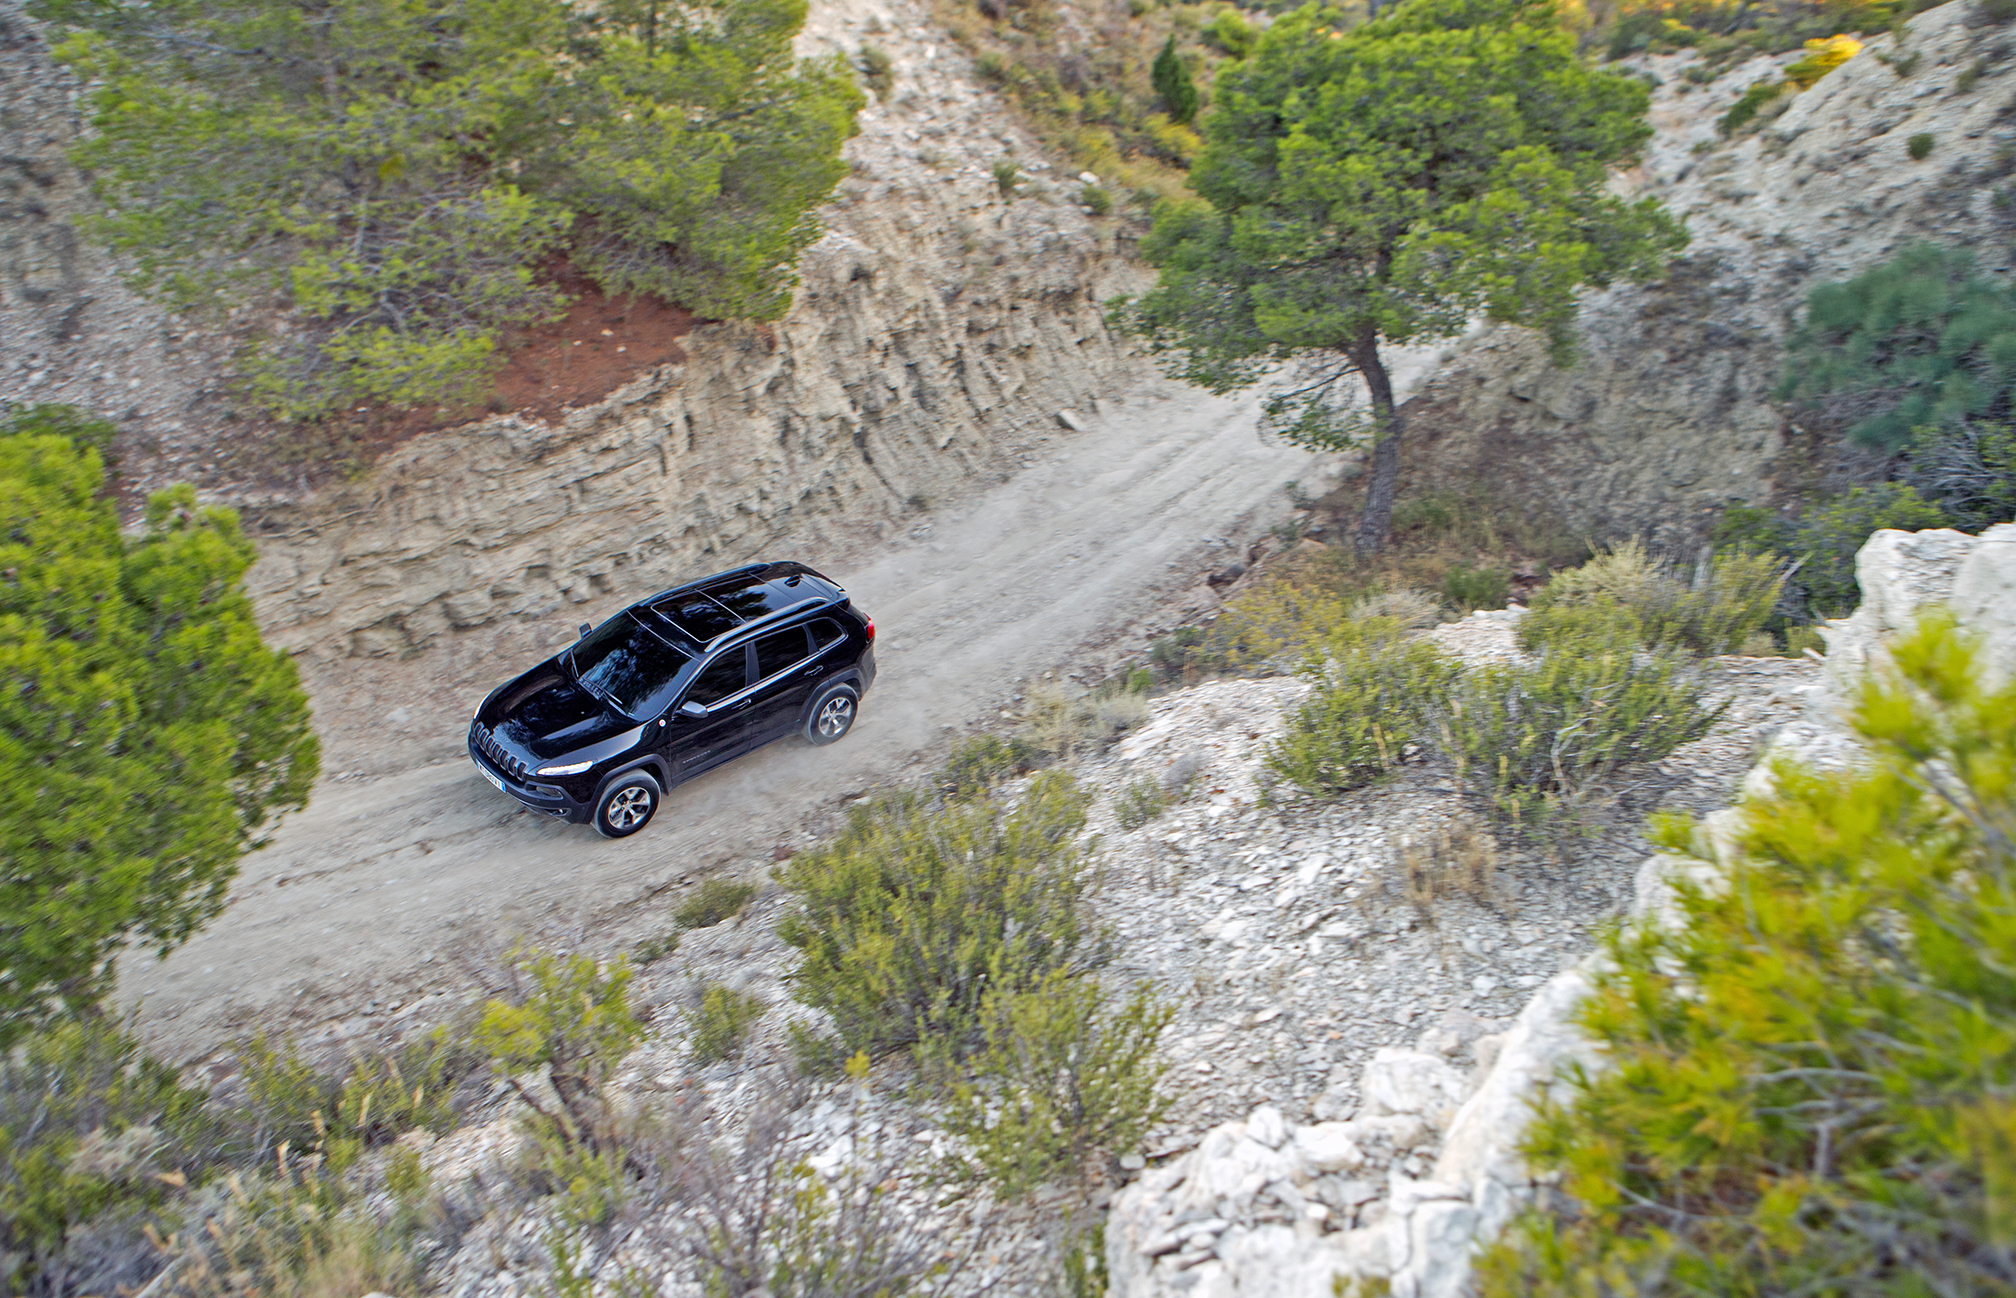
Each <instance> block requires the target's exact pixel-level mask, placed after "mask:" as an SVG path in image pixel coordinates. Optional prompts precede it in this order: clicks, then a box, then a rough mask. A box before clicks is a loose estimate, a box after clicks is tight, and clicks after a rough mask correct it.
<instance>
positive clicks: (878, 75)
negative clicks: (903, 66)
mask: <svg viewBox="0 0 2016 1298" xmlns="http://www.w3.org/2000/svg"><path fill="white" fill-rule="evenodd" d="M858 58H859V62H858V63H857V64H856V65H855V66H857V67H859V68H860V69H861V81H862V84H864V85H866V86H867V87H868V88H869V89H870V90H872V91H874V92H875V98H876V99H878V100H887V99H888V98H889V92H890V91H891V90H894V89H895V88H896V62H895V60H894V59H891V58H890V57H889V51H887V50H885V49H883V48H882V47H881V46H879V45H863V46H862V47H861V52H860V54H859V56H858Z"/></svg>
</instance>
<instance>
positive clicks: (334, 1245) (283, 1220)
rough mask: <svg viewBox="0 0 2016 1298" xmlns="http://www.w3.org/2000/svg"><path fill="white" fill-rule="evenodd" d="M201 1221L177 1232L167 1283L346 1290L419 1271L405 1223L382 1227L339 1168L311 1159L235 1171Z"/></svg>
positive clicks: (301, 1294) (412, 1278) (335, 1294)
mask: <svg viewBox="0 0 2016 1298" xmlns="http://www.w3.org/2000/svg"><path fill="white" fill-rule="evenodd" d="M221 1198H222V1202H221V1204H219V1205H218V1206H217V1208H216V1210H215V1211H214V1212H210V1213H206V1219H205V1220H204V1222H203V1224H202V1227H201V1229H198V1230H190V1231H187V1232H182V1233H179V1234H178V1235H177V1236H175V1237H174V1239H173V1242H172V1243H171V1244H170V1251H171V1252H173V1253H175V1254H177V1255H178V1256H179V1257H180V1258H181V1259H182V1262H183V1265H182V1267H181V1269H180V1270H179V1271H178V1272H177V1274H176V1276H175V1281H174V1285H173V1287H172V1289H170V1291H169V1292H171V1293H176V1294H184V1295H188V1296H189V1298H343V1295H349V1294H368V1293H410V1292H412V1291H413V1290H414V1288H415V1286H416V1284H417V1282H418V1281H419V1278H420V1267H419V1261H418V1259H417V1258H416V1257H415V1255H414V1250H413V1247H412V1241H411V1233H410V1231H408V1230H404V1229H400V1228H398V1226H397V1224H396V1223H395V1224H393V1225H392V1226H390V1227H388V1225H387V1223H386V1222H385V1221H383V1220H381V1219H380V1217H379V1215H378V1214H377V1213H376V1212H374V1211H372V1209H371V1206H370V1205H369V1203H367V1202H366V1201H365V1199H364V1196H363V1195H362V1194H360V1193H359V1192H358V1190H357V1189H356V1187H354V1186H353V1185H352V1184H350V1183H349V1182H348V1181H347V1180H345V1179H344V1178H342V1177H337V1176H331V1175H328V1174H327V1172H326V1170H325V1169H323V1168H321V1167H318V1166H317V1165H316V1163H315V1161H314V1160H312V1159H305V1158H301V1157H300V1156H298V1155H296V1156H294V1157H291V1158H287V1157H282V1158H276V1159H275V1161H274V1164H273V1165H272V1166H271V1168H270V1169H269V1170H267V1171H266V1172H265V1173H264V1174H253V1175H246V1174H242V1173H241V1174H239V1175H236V1176H233V1177H231V1178H229V1179H228V1180H227V1181H226V1182H225V1185H224V1187H223V1194H222V1196H221Z"/></svg>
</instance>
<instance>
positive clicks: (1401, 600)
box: [1351, 586, 1442, 631]
mask: <svg viewBox="0 0 2016 1298" xmlns="http://www.w3.org/2000/svg"><path fill="white" fill-rule="evenodd" d="M1382 617H1383V618H1391V619H1393V620H1394V621H1395V622H1398V623H1399V624H1400V627H1401V629H1402V630H1406V631H1419V630H1421V629H1423V628H1425V627H1431V626H1434V625H1436V624H1437V623H1439V622H1441V620H1442V601H1441V600H1439V599H1437V598H1436V597H1435V596H1433V595H1430V594H1429V593H1427V592H1426V591H1420V590H1412V589H1409V588H1407V587H1404V586H1403V587H1401V588H1400V589H1398V590H1386V591H1379V592H1377V593H1375V594H1371V595H1367V596H1365V597H1364V598H1362V599H1360V600H1359V601H1358V602H1357V603H1355V604H1353V605H1352V606H1351V618H1352V620H1353V621H1356V622H1364V621H1369V620H1371V619H1373V618H1382Z"/></svg>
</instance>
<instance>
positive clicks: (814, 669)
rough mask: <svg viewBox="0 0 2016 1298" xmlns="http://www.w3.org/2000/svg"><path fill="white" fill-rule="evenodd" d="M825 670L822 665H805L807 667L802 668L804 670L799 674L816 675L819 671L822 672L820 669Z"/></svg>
mask: <svg viewBox="0 0 2016 1298" xmlns="http://www.w3.org/2000/svg"><path fill="white" fill-rule="evenodd" d="M825 670H826V669H825V668H824V667H807V668H806V669H805V670H804V671H803V672H802V673H800V674H801V675H805V676H817V675H818V674H819V673H820V672H822V671H825Z"/></svg>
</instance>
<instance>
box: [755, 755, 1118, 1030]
mask: <svg viewBox="0 0 2016 1298" xmlns="http://www.w3.org/2000/svg"><path fill="white" fill-rule="evenodd" d="M1089 800H1090V799H1089V796H1088V795H1087V793H1086V792H1085V791H1084V790H1083V789H1081V788H1080V787H1079V786H1078V785H1077V783H1076V782H1075V781H1073V780H1072V778H1071V777H1070V776H1069V775H1067V774H1065V773H1064V772H1061V771H1046V772H1043V773H1040V774H1038V775H1037V776H1036V777H1035V778H1034V779H1032V780H1031V781H1030V783H1029V787H1028V788H1027V789H1026V790H1025V791H1024V792H1023V794H1022V797H1021V799H1020V800H1019V801H1018V802H1017V803H1016V805H1015V806H1014V807H1013V808H1012V809H1011V808H1006V807H1003V806H1001V805H999V804H997V803H995V802H993V801H991V800H980V801H975V802H968V803H956V804H953V805H950V806H946V807H943V808H939V809H933V808H932V807H930V806H929V804H927V803H926V802H925V800H924V799H923V798H922V797H921V796H919V795H917V794H915V793H898V794H893V795H890V796H888V797H885V798H881V799H878V800H876V801H875V802H873V803H871V804H869V805H866V806H861V807H856V808H855V809H854V810H853V811H852V812H851V813H850V815H849V819H848V824H847V828H846V829H844V830H843V831H841V833H840V835H839V836H838V837H837V838H835V839H834V840H833V841H832V842H831V843H829V844H828V845H827V846H825V847H823V848H821V849H820V850H818V851H815V852H803V853H800V854H799V855H798V856H796V857H794V858H792V860H791V861H790V862H789V863H788V864H786V865H785V866H783V867H781V868H780V869H779V870H778V872H777V878H778V881H779V882H780V883H782V884H783V885H784V887H786V888H788V889H789V890H790V891H792V892H793V893H795V894H797V897H798V899H799V902H800V904H801V906H802V909H801V910H800V911H799V912H797V913H795V914H791V915H787V916H785V918H784V920H783V922H782V923H781V924H780V925H779V926H778V934H779V936H780V937H782V938H783V939H784V941H786V942H788V943H789V944H791V945H792V946H794V947H797V948H798V949H799V950H801V951H803V952H804V960H803V961H802V963H801V964H800V965H799V967H798V969H797V971H796V973H795V974H794V975H793V985H794V987H795V994H796V995H797V997H798V999H799V1000H801V1001H803V1002H804V1003H805V1004H807V1005H811V1006H814V1007H816V1008H818V1009H823V1010H825V1011H826V1012H827V1013H829V1014H831V1015H832V1016H833V1019H834V1022H835V1023H836V1025H837V1026H838V1028H839V1032H840V1038H841V1040H842V1042H843V1043H844V1044H845V1045H846V1047H847V1048H848V1049H849V1050H871V1051H885V1050H890V1049H893V1048H897V1047H901V1046H907V1045H911V1044H913V1043H915V1042H917V1041H920V1040H923V1039H925V1038H927V1037H943V1038H946V1039H948V1041H949V1043H950V1048H951V1049H952V1050H953V1051H954V1052H955V1053H957V1054H964V1053H965V1052H966V1051H967V1050H969V1049H971V1048H972V1047H974V1046H976V1045H978V1044H979V1041H980V1038H981V1036H982V1035H983V1034H984V1029H983V1025H982V1022H981V1018H980V1009H981V1002H982V998H983V997H984V996H985V994H986V993H987V992H989V991H992V990H998V991H1002V992H1013V991H1021V990H1026V989H1028V988H1030V987H1033V986H1035V985H1036V984H1038V983H1039V982H1041V981H1042V979H1043V978H1044V977H1045V976H1046V975H1048V974H1049V973H1050V972H1051V971H1052V970H1055V969H1062V968H1069V967H1073V966H1076V965H1080V964H1083V963H1084V962H1086V961H1087V960H1089V959H1091V958H1092V957H1093V955H1094V952H1093V951H1092V950H1091V949H1090V947H1091V945H1092V944H1091V942H1090V938H1091V933H1090V931H1089V921H1088V920H1087V918H1086V916H1085V913H1084V900H1083V899H1084V894H1085V890H1086V888H1087V886H1088V882H1089V881H1088V879H1087V877H1086V874H1087V871H1086V865H1087V857H1086V850H1085V848H1084V846H1083V845H1081V844H1080V843H1079V841H1078V835H1079V831H1080V830H1081V829H1082V828H1083V827H1084V824H1085V808H1086V805H1087V803H1088V802H1089Z"/></svg>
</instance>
